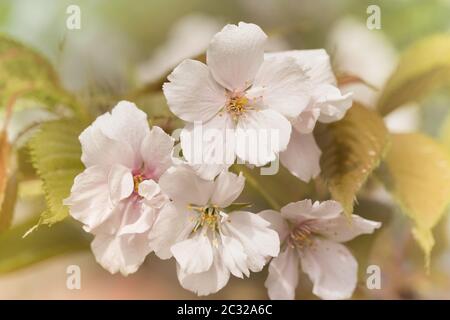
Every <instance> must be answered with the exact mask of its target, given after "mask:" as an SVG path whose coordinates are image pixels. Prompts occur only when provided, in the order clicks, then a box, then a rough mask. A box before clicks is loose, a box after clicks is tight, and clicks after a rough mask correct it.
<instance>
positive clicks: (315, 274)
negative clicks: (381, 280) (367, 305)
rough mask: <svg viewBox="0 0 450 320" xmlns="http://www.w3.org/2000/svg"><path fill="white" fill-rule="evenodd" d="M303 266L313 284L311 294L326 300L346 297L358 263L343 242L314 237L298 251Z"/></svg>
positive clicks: (350, 294)
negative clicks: (308, 244) (309, 243)
mask: <svg viewBox="0 0 450 320" xmlns="http://www.w3.org/2000/svg"><path fill="white" fill-rule="evenodd" d="M299 253H300V258H301V265H302V269H303V271H304V272H305V273H307V274H308V276H309V278H310V279H311V281H312V283H313V285H314V286H313V293H314V294H315V295H316V296H318V297H320V298H322V299H327V300H333V299H348V298H350V297H351V296H352V294H353V291H354V290H355V287H356V282H357V272H358V263H357V262H356V260H355V258H354V257H353V255H352V254H351V252H350V251H349V250H348V249H347V248H346V247H345V246H343V245H342V244H340V243H335V242H332V241H329V240H324V239H318V238H315V239H314V240H313V242H312V243H311V245H310V246H307V247H304V248H302V249H301V250H299Z"/></svg>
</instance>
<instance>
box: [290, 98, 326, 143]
mask: <svg viewBox="0 0 450 320" xmlns="http://www.w3.org/2000/svg"><path fill="white" fill-rule="evenodd" d="M311 104H313V103H310V105H311ZM319 116H320V109H319V108H314V107H308V108H307V109H306V110H304V111H303V112H302V113H300V114H299V115H298V117H297V118H295V119H294V120H292V126H293V127H294V128H295V130H297V131H298V132H299V133H311V132H313V130H314V127H315V126H316V122H317V120H318V119H319ZM291 139H292V138H291Z"/></svg>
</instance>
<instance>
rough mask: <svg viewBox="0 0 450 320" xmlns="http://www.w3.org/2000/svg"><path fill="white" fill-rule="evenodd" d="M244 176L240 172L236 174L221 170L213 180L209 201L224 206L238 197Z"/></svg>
mask: <svg viewBox="0 0 450 320" xmlns="http://www.w3.org/2000/svg"><path fill="white" fill-rule="evenodd" d="M244 186H245V178H244V176H243V175H242V173H240V174H239V175H236V174H234V173H232V172H228V171H224V172H222V173H221V174H220V175H219V176H218V177H217V178H216V180H215V182H214V192H213V194H212V197H211V203H212V204H215V205H217V206H219V207H220V208H226V207H228V206H229V205H230V204H232V203H233V201H234V200H236V199H237V197H239V195H240V194H241V193H242V190H244Z"/></svg>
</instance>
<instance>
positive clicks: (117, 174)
mask: <svg viewBox="0 0 450 320" xmlns="http://www.w3.org/2000/svg"><path fill="white" fill-rule="evenodd" d="M108 187H109V197H110V199H111V201H112V203H113V205H117V203H118V202H119V201H121V200H123V199H125V198H127V197H129V196H130V195H131V193H132V192H133V189H134V182H133V175H132V174H131V171H130V169H128V168H127V167H124V166H122V165H114V166H112V167H111V170H110V171H109V174H108Z"/></svg>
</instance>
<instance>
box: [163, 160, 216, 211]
mask: <svg viewBox="0 0 450 320" xmlns="http://www.w3.org/2000/svg"><path fill="white" fill-rule="evenodd" d="M159 186H160V188H161V190H162V191H163V192H164V193H165V194H167V196H169V198H171V199H172V200H173V201H174V202H176V203H180V204H182V205H185V206H187V205H197V206H203V205H206V204H207V203H208V201H209V199H210V198H211V194H212V192H213V190H214V182H213V181H208V180H204V179H201V178H200V177H198V176H197V175H196V174H195V172H194V171H193V170H192V169H191V168H189V167H186V166H178V167H176V168H175V167H172V168H170V169H169V170H168V171H166V173H164V174H163V175H162V176H161V178H160V179H159Z"/></svg>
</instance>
